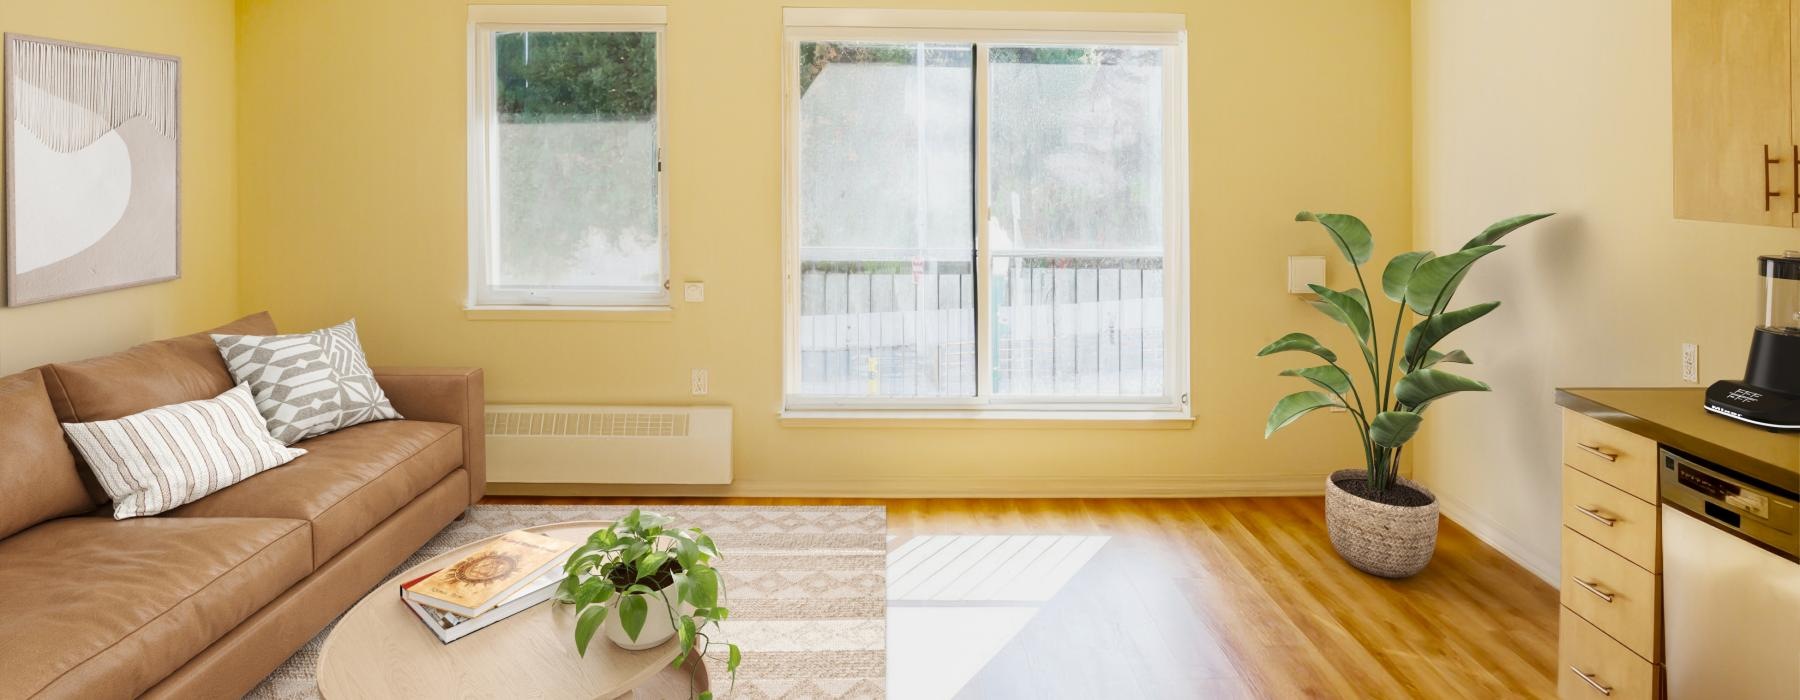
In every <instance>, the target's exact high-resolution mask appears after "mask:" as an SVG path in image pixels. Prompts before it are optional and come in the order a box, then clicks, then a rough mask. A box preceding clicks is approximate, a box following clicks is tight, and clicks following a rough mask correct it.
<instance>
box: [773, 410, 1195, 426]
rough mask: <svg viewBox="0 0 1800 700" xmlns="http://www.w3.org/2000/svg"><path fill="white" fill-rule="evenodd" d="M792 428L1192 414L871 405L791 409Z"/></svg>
mask: <svg viewBox="0 0 1800 700" xmlns="http://www.w3.org/2000/svg"><path fill="white" fill-rule="evenodd" d="M780 422H781V425H782V426H783V427H789V428H986V429H993V428H1050V429H1054V430H1066V429H1071V428H1076V429H1084V428H1085V429H1099V430H1187V429H1189V428H1192V427H1194V417H1193V416H1191V415H1188V414H1186V413H1183V412H1181V411H1154V410H1147V411H1032V410H1012V411H1008V410H978V411H970V410H955V409H949V410H885V409H882V410H869V409H851V410H846V409H789V410H785V411H782V412H781V414H780Z"/></svg>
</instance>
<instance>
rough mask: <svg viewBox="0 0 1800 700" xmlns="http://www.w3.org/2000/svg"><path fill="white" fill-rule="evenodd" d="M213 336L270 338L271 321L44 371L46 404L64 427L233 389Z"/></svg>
mask: <svg viewBox="0 0 1800 700" xmlns="http://www.w3.org/2000/svg"><path fill="white" fill-rule="evenodd" d="M213 333H230V334H237V335H273V334H274V333H275V321H274V319H271V318H269V314H268V313H267V312H263V313H258V314H253V315H250V316H245V317H243V318H240V319H238V320H236V321H232V322H231V323H227V324H225V325H223V326H220V327H218V328H214V329H212V330H210V331H205V332H201V333H195V334H193V335H184V336H181V337H179V338H169V339H167V340H157V341H152V342H148V343H144V344H142V345H138V346H135V347H132V348H131V349H129V350H123V351H120V352H115V353H113V354H111V355H106V356H104V357H95V358H90V359H86V360H77V361H75V362H57V363H54V364H49V365H45V366H44V367H43V370H44V381H45V383H46V384H47V385H48V389H49V393H50V404H51V406H53V407H55V408H56V417H57V418H58V419H59V420H61V421H62V422H64V423H92V422H94V421H103V420H117V419H120V418H124V417H125V416H129V415H132V414H134V413H142V412H144V411H148V410H150V409H152V408H156V407H158V406H168V405H170V404H177V403H186V402H188V401H200V400H204V399H210V398H212V397H215V396H218V395H219V394H223V393H225V392H226V391H227V390H229V389H231V388H232V387H233V386H236V383H234V382H232V381H231V372H230V371H229V370H227V369H225V360H224V359H223V358H221V357H220V356H219V347H218V346H217V345H214V344H213V341H212V334H213ZM77 464H80V465H81V467H82V468H81V477H82V480H83V482H85V483H86V484H87V486H88V494H89V495H90V496H92V497H93V502H94V503H95V504H101V503H106V502H107V497H106V491H105V490H104V489H102V488H100V484H99V482H97V481H95V480H94V478H93V475H92V474H91V473H89V472H88V470H87V468H86V463H85V462H80V461H78V462H77Z"/></svg>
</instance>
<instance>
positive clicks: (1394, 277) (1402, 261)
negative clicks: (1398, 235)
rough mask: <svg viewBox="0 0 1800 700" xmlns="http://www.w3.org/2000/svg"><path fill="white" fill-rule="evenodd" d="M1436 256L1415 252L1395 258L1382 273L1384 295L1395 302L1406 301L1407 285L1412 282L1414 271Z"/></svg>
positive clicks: (1429, 252)
mask: <svg viewBox="0 0 1800 700" xmlns="http://www.w3.org/2000/svg"><path fill="white" fill-rule="evenodd" d="M1436 255H1437V254H1436V253H1433V252H1431V251H1429V250H1415V251H1413V252H1410V253H1401V254H1399V255H1396V256H1394V259H1393V260H1389V261H1388V264H1387V269H1386V270H1383V271H1382V273H1381V291H1382V293H1383V294H1386V295H1387V298H1389V299H1392V300H1394V301H1406V283H1407V282H1409V281H1411V280H1412V276H1413V270H1414V269H1416V268H1418V267H1419V264H1420V263H1423V262H1425V261H1426V260H1430V259H1432V258H1433V257H1436Z"/></svg>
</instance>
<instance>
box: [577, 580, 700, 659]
mask: <svg viewBox="0 0 1800 700" xmlns="http://www.w3.org/2000/svg"><path fill="white" fill-rule="evenodd" d="M668 594H669V597H670V598H673V597H674V596H675V591H673V590H670V591H668ZM633 595H642V594H633ZM643 598H644V601H645V602H647V603H649V612H648V613H646V614H645V615H644V629H642V630H639V631H638V638H637V640H636V641H633V640H632V639H631V637H629V636H627V635H626V634H625V626H624V625H623V624H621V623H620V622H619V607H618V606H617V605H613V606H612V608H613V609H612V611H611V612H608V613H607V615H606V622H605V623H602V624H601V625H600V628H601V629H602V630H604V631H605V632H606V638H607V639H609V640H612V643H614V644H617V645H619V647H620V648H622V649H629V650H631V651H641V650H644V649H649V648H651V647H655V646H659V645H661V644H662V643H663V642H666V641H669V638H670V637H673V636H675V626H674V625H673V624H670V622H669V605H668V604H667V603H665V602H663V591H657V592H655V593H652V594H649V595H644V596H643ZM680 605H681V609H682V610H683V611H684V612H686V613H688V614H692V613H693V612H694V606H692V605H688V604H687V603H681V604H680Z"/></svg>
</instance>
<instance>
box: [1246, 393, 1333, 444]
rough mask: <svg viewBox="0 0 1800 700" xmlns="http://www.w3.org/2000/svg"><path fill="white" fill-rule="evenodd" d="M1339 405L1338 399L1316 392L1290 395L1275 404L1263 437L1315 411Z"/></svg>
mask: <svg viewBox="0 0 1800 700" xmlns="http://www.w3.org/2000/svg"><path fill="white" fill-rule="evenodd" d="M1337 405H1339V404H1338V402H1337V399H1335V398H1332V397H1331V396H1328V395H1326V394H1321V393H1319V392H1316V391H1302V392H1299V393H1294V394H1288V395H1287V396H1286V397H1283V398H1282V399H1281V400H1280V401H1277V402H1275V410H1273V411H1270V412H1269V425H1268V427H1267V428H1265V429H1264V430H1263V437H1264V438H1267V437H1269V436H1270V435H1274V434H1275V431H1277V430H1280V429H1282V428H1285V427H1287V425H1288V424H1289V423H1292V422H1294V421H1296V420H1299V418H1300V417H1301V416H1304V415H1306V414H1308V413H1312V412H1313V411H1316V410H1319V409H1321V408H1325V407H1327V406H1337Z"/></svg>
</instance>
